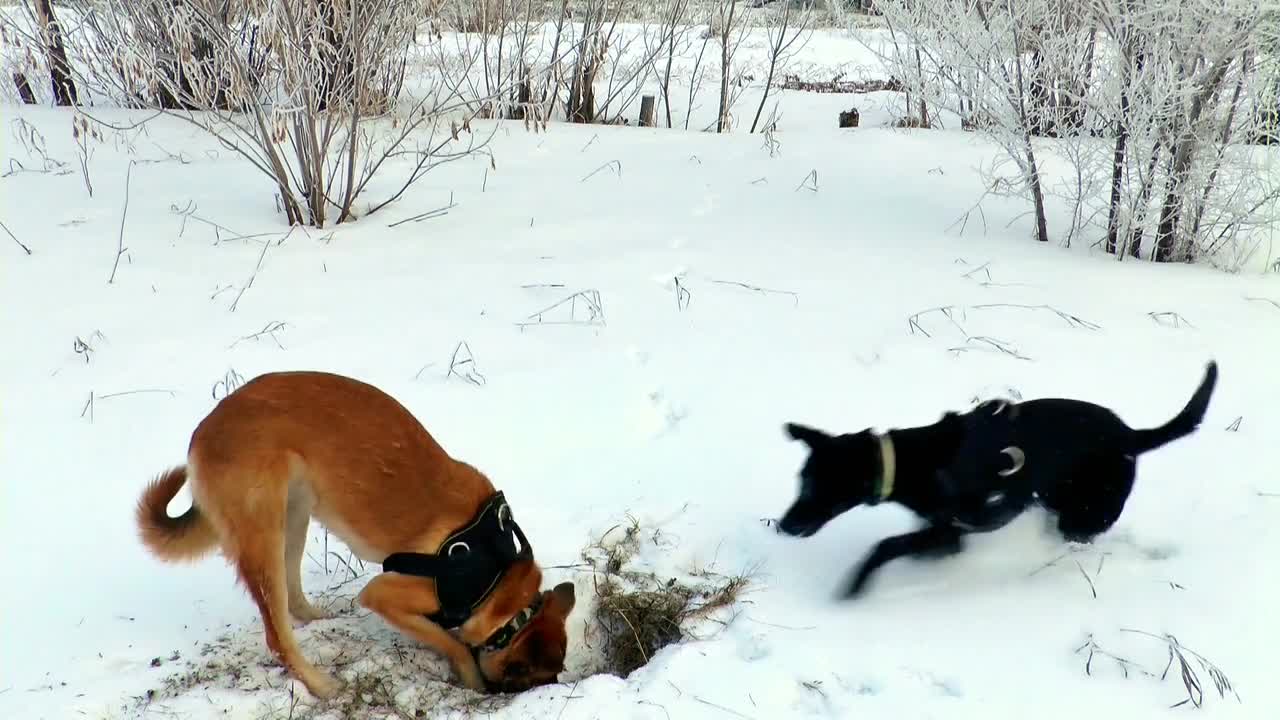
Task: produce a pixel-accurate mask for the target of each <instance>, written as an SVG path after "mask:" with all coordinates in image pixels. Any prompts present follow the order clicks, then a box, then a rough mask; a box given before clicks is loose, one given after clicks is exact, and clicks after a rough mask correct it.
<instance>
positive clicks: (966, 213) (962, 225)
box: [943, 190, 991, 236]
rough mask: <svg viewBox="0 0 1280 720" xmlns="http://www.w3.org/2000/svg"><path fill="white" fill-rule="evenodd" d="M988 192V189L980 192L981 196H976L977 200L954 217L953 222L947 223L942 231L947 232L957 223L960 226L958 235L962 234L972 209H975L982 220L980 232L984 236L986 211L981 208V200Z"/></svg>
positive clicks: (967, 224)
mask: <svg viewBox="0 0 1280 720" xmlns="http://www.w3.org/2000/svg"><path fill="white" fill-rule="evenodd" d="M989 192H991V191H990V190H988V191H986V192H984V193H982V197H979V198H978V202H976V203H974V204H973V206H972V207H970V208H969V209H968V210H965V211H964V214H962V215H961V216H960V217H958V218H956V220H955V222H953V223H951V224H950V225H948V226H947V229H946V230H943V232H949V231H950V230H951V228H953V227H955V226H956V225H957V224H958V225H959V226H960V235H961V236H963V235H964V230H965V228H967V227H968V226H969V216H970V215H972V214H973V211H974V210H977V211H978V217H979V219H981V220H982V234H983V235H984V236H985V235H986V234H987V212H986V211H985V210H983V209H982V201H983V200H984V199H986V197H987V193H989Z"/></svg>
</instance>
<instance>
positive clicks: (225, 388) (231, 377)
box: [209, 368, 244, 400]
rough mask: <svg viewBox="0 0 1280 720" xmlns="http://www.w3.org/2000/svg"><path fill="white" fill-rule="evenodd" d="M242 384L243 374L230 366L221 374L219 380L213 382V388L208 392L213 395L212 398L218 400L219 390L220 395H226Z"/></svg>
mask: <svg viewBox="0 0 1280 720" xmlns="http://www.w3.org/2000/svg"><path fill="white" fill-rule="evenodd" d="M243 384H244V376H243V375H241V374H240V373H238V372H236V369H235V368H231V369H229V370H227V374H226V375H223V376H222V379H221V380H218V381H217V382H215V383H214V384H213V388H212V389H211V390H210V391H209V394H210V395H212V396H213V399H214V400H218V399H219V392H218V391H219V390H221V391H222V392H221V397H226V396H228V395H230V394H231V393H233V392H235V390H236V388H238V387H240V386H241V385H243Z"/></svg>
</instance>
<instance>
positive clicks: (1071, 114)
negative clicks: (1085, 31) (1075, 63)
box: [1063, 25, 1098, 133]
mask: <svg viewBox="0 0 1280 720" xmlns="http://www.w3.org/2000/svg"><path fill="white" fill-rule="evenodd" d="M1097 43H1098V27H1097V26H1096V25H1095V26H1093V27H1091V28H1089V42H1088V43H1086V44H1085V50H1084V73H1083V74H1081V76H1080V82H1079V84H1077V85H1076V94H1075V97H1073V98H1070V99H1069V100H1068V101H1067V103H1066V105H1067V112H1066V114H1065V118H1064V120H1063V122H1064V123H1065V124H1066V127H1067V129H1068V130H1070V131H1071V132H1073V133H1078V132H1080V131H1081V130H1083V129H1084V115H1085V98H1087V97H1088V96H1089V84H1090V83H1091V82H1092V80H1093V56H1094V54H1095V53H1096V48H1097Z"/></svg>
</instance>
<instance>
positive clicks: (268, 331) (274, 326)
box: [227, 320, 289, 350]
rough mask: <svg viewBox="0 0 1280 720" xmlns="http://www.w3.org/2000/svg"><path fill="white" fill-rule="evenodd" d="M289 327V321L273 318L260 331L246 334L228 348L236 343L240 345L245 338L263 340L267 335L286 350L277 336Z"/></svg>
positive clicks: (229, 346)
mask: <svg viewBox="0 0 1280 720" xmlns="http://www.w3.org/2000/svg"><path fill="white" fill-rule="evenodd" d="M287 327H289V325H288V323H285V322H281V321H280V320H272V321H271V322H269V323H267V324H266V325H265V326H263V328H262V329H261V330H259V331H258V332H256V333H253V334H251V335H245V336H243V337H241V338H239V339H237V340H236V341H235V342H233V343H231V344H230V345H228V346H227V349H228V350H230V349H231V348H233V347H235V346H236V345H239V344H240V343H242V342H244V341H245V340H254V341H257V340H261V339H262V337H263V336H264V335H265V336H267V337H269V338H271V340H272V342H274V343H275V344H276V347H278V348H280V349H281V350H284V345H282V344H281V343H280V338H278V337H276V333H278V332H280V331H282V330H284V329H285V328H287Z"/></svg>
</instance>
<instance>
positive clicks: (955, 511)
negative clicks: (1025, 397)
mask: <svg viewBox="0 0 1280 720" xmlns="http://www.w3.org/2000/svg"><path fill="white" fill-rule="evenodd" d="M1017 417H1018V406H1017V405H1016V404H1012V403H1007V402H1005V401H1003V400H991V401H987V402H985V403H982V404H981V405H979V406H978V407H977V408H975V409H974V410H973V411H972V412H970V413H968V414H967V415H966V416H965V417H964V418H963V422H964V425H965V435H964V441H963V442H962V443H961V446H960V448H959V450H958V451H957V452H956V454H955V456H954V458H955V459H954V460H953V461H952V463H951V464H950V465H949V466H948V467H946V468H942V469H940V470H939V471H938V479H939V481H940V482H941V485H942V487H943V489H944V492H946V493H947V495H948V496H949V497H950V503H949V507H948V508H947V513H946V517H945V518H939V520H940V521H942V522H943V523H944V524H950V525H954V526H956V527H959V528H962V529H964V530H967V531H971V532H990V531H992V530H997V529H999V528H1001V527H1004V526H1005V525H1007V524H1009V522H1011V521H1012V520H1013V519H1014V518H1015V517H1017V516H1018V515H1019V514H1020V513H1021V512H1022V511H1023V510H1024V509H1025V508H1026V507H1027V506H1028V505H1030V504H1032V503H1033V502H1035V499H1036V494H1035V489H1034V487H1033V486H1032V484H1031V479H1030V477H1029V476H1028V475H1027V474H1024V473H1023V472H1022V470H1023V466H1024V464H1025V463H1026V456H1025V455H1024V454H1023V452H1022V449H1021V448H1020V447H1018V444H1017V441H1018V428H1017Z"/></svg>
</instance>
